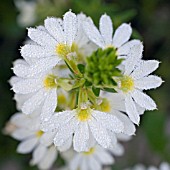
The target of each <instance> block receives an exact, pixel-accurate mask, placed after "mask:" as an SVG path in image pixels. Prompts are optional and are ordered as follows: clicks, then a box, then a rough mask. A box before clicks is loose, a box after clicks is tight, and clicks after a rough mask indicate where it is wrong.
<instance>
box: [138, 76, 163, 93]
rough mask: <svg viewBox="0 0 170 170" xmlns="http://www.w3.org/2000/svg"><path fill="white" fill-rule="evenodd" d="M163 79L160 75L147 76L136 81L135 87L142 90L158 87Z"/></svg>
mask: <svg viewBox="0 0 170 170" xmlns="http://www.w3.org/2000/svg"><path fill="white" fill-rule="evenodd" d="M162 82H163V81H162V79H161V78H160V77H158V76H153V75H150V76H147V77H143V78H141V79H139V80H136V81H135V87H136V88H138V89H142V90H148V89H153V88H157V87H159V86H160V85H161V84H162Z"/></svg>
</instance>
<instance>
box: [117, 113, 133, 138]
mask: <svg viewBox="0 0 170 170" xmlns="http://www.w3.org/2000/svg"><path fill="white" fill-rule="evenodd" d="M114 115H115V116H117V117H118V118H119V120H120V121H121V122H123V125H124V131H123V133H125V134H127V135H129V136H131V135H134V133H135V131H136V128H135V125H134V124H133V123H132V121H131V120H130V119H129V118H128V117H127V116H126V115H125V114H123V113H121V112H119V111H115V112H114Z"/></svg>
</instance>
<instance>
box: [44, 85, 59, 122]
mask: <svg viewBox="0 0 170 170" xmlns="http://www.w3.org/2000/svg"><path fill="white" fill-rule="evenodd" d="M56 107H57V89H55V88H54V89H50V90H49V93H48V94H47V96H46V99H45V101H44V104H43V107H42V111H41V120H42V121H47V120H49V119H50V117H51V116H52V114H53V113H54V111H55V109H56Z"/></svg>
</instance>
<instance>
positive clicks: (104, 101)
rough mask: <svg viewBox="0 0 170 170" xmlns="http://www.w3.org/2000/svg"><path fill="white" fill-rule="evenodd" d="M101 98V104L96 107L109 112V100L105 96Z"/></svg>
mask: <svg viewBox="0 0 170 170" xmlns="http://www.w3.org/2000/svg"><path fill="white" fill-rule="evenodd" d="M101 100H102V102H101V104H99V106H98V109H99V110H100V111H102V112H110V111H111V106H110V103H109V101H108V100H107V99H105V98H103V99H101Z"/></svg>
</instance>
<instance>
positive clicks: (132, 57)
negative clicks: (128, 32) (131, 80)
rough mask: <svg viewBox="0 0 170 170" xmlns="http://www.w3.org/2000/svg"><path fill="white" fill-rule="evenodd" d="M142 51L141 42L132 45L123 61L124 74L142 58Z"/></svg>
mask: <svg viewBox="0 0 170 170" xmlns="http://www.w3.org/2000/svg"><path fill="white" fill-rule="evenodd" d="M142 52H143V44H142V43H140V44H138V45H134V46H133V47H132V48H131V50H130V52H129V54H128V58H127V59H126V60H125V61H124V62H123V64H124V65H125V73H124V74H126V75H129V74H130V73H131V72H132V71H133V70H134V68H135V66H136V65H137V64H138V62H139V61H140V59H141V58H142Z"/></svg>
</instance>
